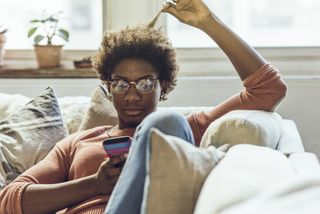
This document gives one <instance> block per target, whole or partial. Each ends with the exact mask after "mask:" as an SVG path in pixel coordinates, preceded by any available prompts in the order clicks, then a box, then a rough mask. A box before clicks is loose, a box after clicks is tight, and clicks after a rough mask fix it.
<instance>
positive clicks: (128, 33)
mask: <svg viewBox="0 0 320 214" xmlns="http://www.w3.org/2000/svg"><path fill="white" fill-rule="evenodd" d="M126 58H138V59H143V60H146V61H147V62H149V63H151V64H152V65H153V66H154V67H155V68H156V70H157V71H158V72H159V80H160V81H162V80H165V81H166V82H167V88H166V89H165V91H164V93H163V95H162V100H164V99H166V95H167V94H168V93H169V92H170V91H172V90H173V89H174V87H175V86H176V76H177V72H178V69H179V68H178V65H177V61H176V52H175V49H174V48H173V47H172V45H171V42H170V41H169V39H168V38H167V36H166V35H165V34H164V33H163V32H162V31H161V29H160V28H159V29H155V28H151V27H148V26H135V27H126V28H124V29H122V30H120V31H117V32H107V33H105V34H104V38H103V40H102V43H101V47H100V50H99V52H98V53H97V54H96V55H95V56H94V57H93V58H92V62H93V68H94V70H95V71H96V72H97V74H98V77H99V78H100V79H101V80H103V81H106V80H110V79H111V74H112V71H113V70H114V68H115V67H116V66H117V64H118V63H120V61H121V60H123V59H126Z"/></svg>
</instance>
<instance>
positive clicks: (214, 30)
mask: <svg viewBox="0 0 320 214" xmlns="http://www.w3.org/2000/svg"><path fill="white" fill-rule="evenodd" d="M163 11H164V12H168V13H170V14H171V15H173V16H175V17H176V18H177V19H178V20H180V21H181V22H183V23H185V24H188V25H191V26H193V27H196V28H198V29H200V30H202V31H204V32H205V33H206V34H208V35H209V36H210V37H211V38H212V39H213V40H214V41H215V42H216V43H217V45H218V46H219V47H220V48H221V49H222V50H223V51H224V53H225V54H226V55H227V56H228V58H229V59H230V61H231V62H232V64H233V65H234V67H235V69H236V70H237V72H238V74H239V76H240V78H241V79H242V80H244V79H246V78H247V77H248V76H250V75H251V74H252V73H254V72H255V71H257V70H259V68H261V67H262V66H263V65H264V64H265V63H266V62H265V60H264V59H263V58H262V57H261V56H260V55H259V54H258V53H257V52H256V51H255V50H254V49H253V48H252V47H250V46H249V45H248V44H247V43H246V42H245V41H244V40H242V39H241V38H240V37H239V36H238V35H236V34H235V33H234V32H233V31H232V30H231V29H229V28H228V27H227V26H226V25H225V24H223V23H222V22H221V21H220V20H219V18H218V17H217V16H216V15H215V14H214V13H213V12H212V11H210V10H209V8H208V7H207V6H206V5H205V4H204V3H203V2H202V1H201V0H177V1H176V3H169V4H167V6H165V7H164V8H163Z"/></svg>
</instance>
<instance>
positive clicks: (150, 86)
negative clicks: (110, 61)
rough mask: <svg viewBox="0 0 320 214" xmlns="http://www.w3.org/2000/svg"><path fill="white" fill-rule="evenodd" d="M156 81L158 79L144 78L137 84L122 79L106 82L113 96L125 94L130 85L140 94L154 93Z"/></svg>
mask: <svg viewBox="0 0 320 214" xmlns="http://www.w3.org/2000/svg"><path fill="white" fill-rule="evenodd" d="M158 81H159V80H158V79H150V78H146V79H140V80H138V81H137V82H129V81H127V80H122V79H115V80H109V81H108V82H109V84H110V86H111V91H112V92H113V93H115V94H124V93H126V92H127V91H128V90H129V88H130V84H133V85H134V86H135V88H136V90H137V91H138V92H139V93H140V94H150V93H152V92H153V91H154V89H155V87H156V84H157V82H158Z"/></svg>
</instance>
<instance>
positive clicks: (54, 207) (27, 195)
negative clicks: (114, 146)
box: [22, 161, 120, 214]
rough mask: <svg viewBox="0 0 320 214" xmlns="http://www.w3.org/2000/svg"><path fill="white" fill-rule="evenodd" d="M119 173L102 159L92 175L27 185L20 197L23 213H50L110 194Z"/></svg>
mask: <svg viewBox="0 0 320 214" xmlns="http://www.w3.org/2000/svg"><path fill="white" fill-rule="evenodd" d="M119 174H120V169H113V168H112V167H111V166H110V164H109V161H104V162H103V163H102V164H101V166H100V168H99V170H98V172H97V173H96V174H94V175H90V176H87V177H83V178H80V179H77V180H72V181H67V182H63V183H57V184H32V185H29V186H28V187H27V188H26V189H25V191H24V193H23V197H22V208H23V211H24V213H32V214H36V213H51V212H53V211H58V210H61V209H63V208H66V207H70V206H73V205H76V204H78V203H80V202H82V201H85V200H87V199H89V198H92V197H94V196H97V195H102V194H111V191H112V189H113V186H114V185H115V183H116V181H117V177H118V176H119Z"/></svg>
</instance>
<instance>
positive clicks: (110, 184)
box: [95, 155, 126, 194]
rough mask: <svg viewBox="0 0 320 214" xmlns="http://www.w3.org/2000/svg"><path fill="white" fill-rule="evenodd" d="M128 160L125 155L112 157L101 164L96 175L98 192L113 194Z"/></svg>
mask: <svg viewBox="0 0 320 214" xmlns="http://www.w3.org/2000/svg"><path fill="white" fill-rule="evenodd" d="M125 160H126V156H124V155H116V156H112V157H111V158H110V159H109V158H108V159H106V160H105V161H104V162H102V163H101V165H100V167H99V169H98V171H97V173H96V174H95V182H96V185H95V186H96V190H97V192H98V193H100V194H111V192H112V190H113V188H114V186H115V184H116V183H117V181H118V178H119V176H120V173H121V170H122V167H123V165H124V162H125Z"/></svg>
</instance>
